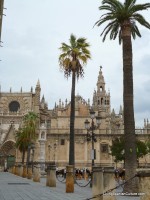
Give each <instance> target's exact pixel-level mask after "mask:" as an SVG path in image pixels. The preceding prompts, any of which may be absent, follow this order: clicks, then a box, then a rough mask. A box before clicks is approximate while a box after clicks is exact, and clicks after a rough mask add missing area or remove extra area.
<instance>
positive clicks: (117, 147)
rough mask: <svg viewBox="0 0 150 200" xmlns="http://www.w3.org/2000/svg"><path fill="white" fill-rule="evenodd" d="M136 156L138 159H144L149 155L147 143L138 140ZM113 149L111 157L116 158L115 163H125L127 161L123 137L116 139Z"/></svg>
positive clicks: (113, 142)
mask: <svg viewBox="0 0 150 200" xmlns="http://www.w3.org/2000/svg"><path fill="white" fill-rule="evenodd" d="M136 146H137V149H136V155H137V159H139V158H141V157H143V156H144V155H146V154H147V153H148V151H147V145H146V143H145V142H142V141H140V140H136ZM110 149H111V155H112V156H114V157H115V160H114V161H115V162H119V161H122V160H123V161H124V160H125V140H124V138H123V137H120V138H116V139H115V140H113V141H112V146H111V147H110Z"/></svg>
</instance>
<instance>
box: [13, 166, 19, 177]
mask: <svg viewBox="0 0 150 200" xmlns="http://www.w3.org/2000/svg"><path fill="white" fill-rule="evenodd" d="M14 174H15V175H18V165H15V173H14Z"/></svg>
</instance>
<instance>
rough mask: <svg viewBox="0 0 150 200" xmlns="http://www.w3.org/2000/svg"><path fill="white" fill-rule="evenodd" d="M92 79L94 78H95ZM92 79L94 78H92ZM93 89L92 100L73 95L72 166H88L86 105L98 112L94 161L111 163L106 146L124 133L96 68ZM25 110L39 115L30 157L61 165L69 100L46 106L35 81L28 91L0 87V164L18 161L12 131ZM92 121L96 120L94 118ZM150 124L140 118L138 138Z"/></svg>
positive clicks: (66, 146)
mask: <svg viewBox="0 0 150 200" xmlns="http://www.w3.org/2000/svg"><path fill="white" fill-rule="evenodd" d="M95 79H96V78H95ZM95 82H96V81H95ZM96 85H97V87H96V88H97V89H96V90H95V91H94V92H93V102H92V105H90V101H89V100H87V101H86V100H85V99H84V98H83V97H81V96H79V95H77V96H76V98H75V166H76V167H90V166H91V149H92V142H91V141H88V140H87V130H86V129H85V124H84V122H85V121H86V120H87V119H88V121H89V122H90V123H91V118H90V109H91V107H92V108H93V109H94V111H95V114H96V115H98V114H99V115H100V117H101V123H100V125H99V126H98V127H97V128H96V129H95V130H94V134H95V138H96V140H95V142H94V149H95V151H96V158H95V164H96V165H102V166H112V165H113V166H114V165H115V163H114V158H113V157H112V156H111V152H110V146H111V144H112V139H114V138H115V137H117V136H119V135H121V134H123V133H124V130H123V127H124V126H123V109H122V107H121V106H120V111H119V113H118V114H116V113H115V111H114V109H112V110H111V99H110V92H109V91H108V92H107V91H106V88H105V80H104V76H103V73H102V68H100V71H99V75H98V80H97V84H96ZM29 111H33V112H35V113H37V114H38V115H39V126H38V128H37V130H36V134H37V140H36V142H35V150H34V157H33V158H32V159H33V161H36V162H39V163H45V162H49V161H55V162H56V166H58V167H64V166H66V165H67V164H68V159H69V131H70V102H68V101H67V100H66V101H65V102H62V101H61V100H59V103H58V104H55V107H54V108H53V109H49V108H48V106H47V103H46V101H45V98H44V96H43V97H42V98H41V87H40V82H39V81H38V82H37V85H36V87H35V91H34V90H33V88H31V90H30V91H29V92H23V91H22V88H21V90H20V91H19V92H12V90H11V89H10V91H9V92H2V91H0V165H1V166H2V165H4V163H7V165H8V167H9V162H10V161H11V162H12V160H13V161H14V162H21V157H22V155H21V152H19V150H17V149H16V148H15V133H16V130H17V129H18V128H19V127H20V126H21V123H22V119H23V116H24V115H25V114H27V113H28V112H29ZM94 124H95V125H96V121H95V119H94ZM149 128H150V124H149V122H148V120H144V126H143V128H141V129H138V130H136V135H137V137H138V139H139V140H142V141H144V140H146V139H147V138H148V136H149V134H150V130H149ZM140 163H143V164H146V163H150V156H149V155H147V156H145V157H144V158H141V159H140Z"/></svg>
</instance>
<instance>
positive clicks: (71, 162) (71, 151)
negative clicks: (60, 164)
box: [69, 70, 76, 165]
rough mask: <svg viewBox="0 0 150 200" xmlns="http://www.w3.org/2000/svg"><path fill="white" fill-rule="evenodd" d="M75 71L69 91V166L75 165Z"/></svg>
mask: <svg viewBox="0 0 150 200" xmlns="http://www.w3.org/2000/svg"><path fill="white" fill-rule="evenodd" d="M75 84H76V76H75V71H74V70H73V72H72V89H71V110H70V146H69V165H74V164H75V156H74V151H75V150H74V121H75Z"/></svg>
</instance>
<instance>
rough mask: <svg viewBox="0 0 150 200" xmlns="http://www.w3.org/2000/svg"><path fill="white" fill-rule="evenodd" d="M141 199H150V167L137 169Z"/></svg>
mask: <svg viewBox="0 0 150 200" xmlns="http://www.w3.org/2000/svg"><path fill="white" fill-rule="evenodd" d="M137 174H138V177H139V195H140V200H150V169H137Z"/></svg>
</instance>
